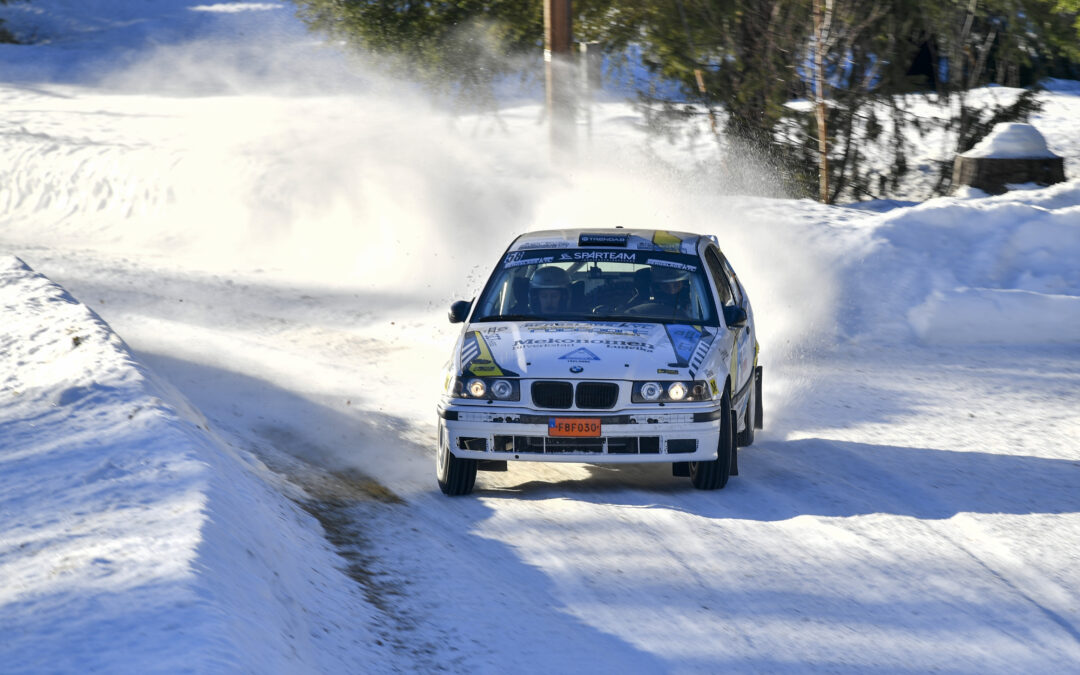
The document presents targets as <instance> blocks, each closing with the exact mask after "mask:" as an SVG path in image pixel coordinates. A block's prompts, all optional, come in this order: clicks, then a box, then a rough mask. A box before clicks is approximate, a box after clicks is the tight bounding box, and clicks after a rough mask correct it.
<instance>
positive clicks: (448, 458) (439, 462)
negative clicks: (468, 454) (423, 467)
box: [435, 424, 476, 497]
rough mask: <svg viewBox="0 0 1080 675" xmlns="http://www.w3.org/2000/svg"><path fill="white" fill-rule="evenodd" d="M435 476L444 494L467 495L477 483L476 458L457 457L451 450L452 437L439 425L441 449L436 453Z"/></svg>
mask: <svg viewBox="0 0 1080 675" xmlns="http://www.w3.org/2000/svg"><path fill="white" fill-rule="evenodd" d="M435 477H436V478H437V479H438V481H439V489H440V490H442V491H443V494H444V495H448V496H450V497H459V496H461V495H467V494H469V493H470V492H472V490H473V485H474V484H475V483H476V460H475V459H463V458H461V457H455V456H454V453H453V452H450V439H449V438H447V435H446V430H445V429H444V428H443V426H442V425H441V424H440V425H439V449H438V451H436V453H435Z"/></svg>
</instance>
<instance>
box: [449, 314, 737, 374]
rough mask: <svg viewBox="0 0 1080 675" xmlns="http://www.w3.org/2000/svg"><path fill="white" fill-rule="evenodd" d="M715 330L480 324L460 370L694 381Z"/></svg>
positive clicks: (466, 341)
mask: <svg viewBox="0 0 1080 675" xmlns="http://www.w3.org/2000/svg"><path fill="white" fill-rule="evenodd" d="M717 330H718V329H717V328H713V327H703V326H691V325H681V324H680V325H675V324H660V323H622V322H591V321H590V322H568V321H552V322H527V321H524V322H523V321H512V322H503V323H477V324H471V325H469V326H468V327H467V328H466V329H465V333H464V335H463V338H462V341H461V349H460V353H459V354H458V363H457V366H458V367H457V368H456V370H457V372H459V373H462V374H464V375H474V376H480V377H501V376H505V377H528V378H549V377H550V378H560V379H562V378H585V379H623V380H650V379H657V377H658V376H659V377H660V378H663V377H665V376H667V377H693V376H694V375H695V371H696V370H697V369H698V368H699V367H700V366H701V364H702V363H703V362H704V361H705V357H706V355H707V354H708V351H709V349H710V348H711V347H712V345H713V342H714V340H715V338H716V332H717Z"/></svg>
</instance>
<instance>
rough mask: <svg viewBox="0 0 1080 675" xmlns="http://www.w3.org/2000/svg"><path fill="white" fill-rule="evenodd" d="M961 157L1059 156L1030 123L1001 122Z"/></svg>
mask: <svg viewBox="0 0 1080 675" xmlns="http://www.w3.org/2000/svg"><path fill="white" fill-rule="evenodd" d="M961 157H992V158H994V159H1043V158H1050V157H1057V155H1055V154H1054V153H1052V152H1050V148H1048V147H1046V139H1045V138H1043V135H1042V134H1041V133H1039V130H1038V129H1036V128H1035V127H1034V126H1032V125H1030V124H1020V123H1009V122H1001V123H998V124H995V125H994V128H993V130H992V131H991V132H990V133H989V134H987V136H986V138H984V139H982V140H981V141H979V142H978V143H977V144H975V147H973V148H972V149H970V150H968V151H967V152H965V153H963V154H962V155H961Z"/></svg>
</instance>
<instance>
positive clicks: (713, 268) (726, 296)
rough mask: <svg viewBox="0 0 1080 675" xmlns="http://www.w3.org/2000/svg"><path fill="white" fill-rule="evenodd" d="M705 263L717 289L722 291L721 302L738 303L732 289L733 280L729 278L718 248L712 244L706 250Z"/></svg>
mask: <svg viewBox="0 0 1080 675" xmlns="http://www.w3.org/2000/svg"><path fill="white" fill-rule="evenodd" d="M705 263H706V264H707V265H708V266H709V272H710V273H711V274H712V278H713V280H714V281H715V282H716V290H717V291H718V292H719V293H720V302H721V303H722V304H724V305H725V306H726V305H734V304H737V300H736V296H735V295H734V294H733V293H732V290H731V281H730V280H729V279H728V274H727V271H726V270H725V269H724V265H723V263H722V262H721V261H720V256H719V255H718V253H717V251H716V249H715V248H713V247H712V246H710V247H709V248H708V249H706V250H705Z"/></svg>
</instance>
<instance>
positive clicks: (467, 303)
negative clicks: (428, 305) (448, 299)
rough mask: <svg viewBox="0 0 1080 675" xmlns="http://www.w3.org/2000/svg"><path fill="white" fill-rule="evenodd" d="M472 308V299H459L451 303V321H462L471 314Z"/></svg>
mask: <svg viewBox="0 0 1080 675" xmlns="http://www.w3.org/2000/svg"><path fill="white" fill-rule="evenodd" d="M470 309H472V300H458V301H457V302H455V303H454V304H452V305H450V312H449V314H448V316H449V317H450V323H461V322H462V321H464V320H465V319H466V318H468V316H469V310H470Z"/></svg>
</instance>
